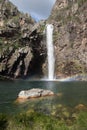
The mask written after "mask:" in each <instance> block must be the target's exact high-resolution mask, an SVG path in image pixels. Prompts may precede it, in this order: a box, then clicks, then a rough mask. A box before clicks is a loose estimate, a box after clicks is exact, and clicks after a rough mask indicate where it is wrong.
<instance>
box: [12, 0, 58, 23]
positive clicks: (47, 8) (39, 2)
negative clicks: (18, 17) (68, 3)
mask: <svg viewBox="0 0 87 130" xmlns="http://www.w3.org/2000/svg"><path fill="white" fill-rule="evenodd" d="M10 1H11V2H12V3H13V4H15V5H16V6H17V7H18V9H19V10H20V11H22V12H24V13H29V14H30V15H31V16H32V17H33V18H34V19H35V20H36V21H39V20H43V19H46V18H48V16H49V15H50V13H51V10H52V7H53V5H54V3H55V1H56V0H10Z"/></svg>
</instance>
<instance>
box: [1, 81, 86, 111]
mask: <svg viewBox="0 0 87 130" xmlns="http://www.w3.org/2000/svg"><path fill="white" fill-rule="evenodd" d="M31 88H43V89H49V90H52V91H53V92H54V93H56V94H57V95H58V94H60V95H61V96H52V97H45V98H42V99H33V100H29V101H28V102H26V103H23V104H15V103H14V101H15V100H16V99H17V95H18V93H19V92H20V91H21V90H27V89H31ZM55 104H63V105H65V106H70V107H74V106H76V105H78V104H84V105H87V82H58V81H25V80H22V81H0V112H4V113H15V112H18V111H20V110H25V109H26V110H27V109H29V108H32V107H35V109H38V108H43V109H45V108H46V107H48V106H49V107H53V105H55Z"/></svg>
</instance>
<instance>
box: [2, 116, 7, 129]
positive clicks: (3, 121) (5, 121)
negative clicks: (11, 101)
mask: <svg viewBox="0 0 87 130" xmlns="http://www.w3.org/2000/svg"><path fill="white" fill-rule="evenodd" d="M7 126H8V119H7V115H5V114H0V130H5V129H6V128H7Z"/></svg>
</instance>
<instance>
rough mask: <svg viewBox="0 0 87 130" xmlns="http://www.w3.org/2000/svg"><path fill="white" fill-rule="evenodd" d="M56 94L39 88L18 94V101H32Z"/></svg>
mask: <svg viewBox="0 0 87 130" xmlns="http://www.w3.org/2000/svg"><path fill="white" fill-rule="evenodd" d="M52 95H54V93H53V92H52V91H51V90H44V89H39V88H36V89H35V88H33V89H30V90H23V91H21V92H20V93H19V94H18V99H31V98H38V97H44V96H52Z"/></svg>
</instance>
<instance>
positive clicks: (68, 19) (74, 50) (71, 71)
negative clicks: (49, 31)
mask: <svg viewBox="0 0 87 130" xmlns="http://www.w3.org/2000/svg"><path fill="white" fill-rule="evenodd" d="M47 23H52V24H53V25H54V48H55V57H56V66H55V75H56V77H59V76H72V75H76V74H77V75H79V74H87V0H62V1H61V0H57V1H56V3H55V5H54V7H53V10H52V13H51V15H50V17H49V18H48V20H47Z"/></svg>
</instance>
